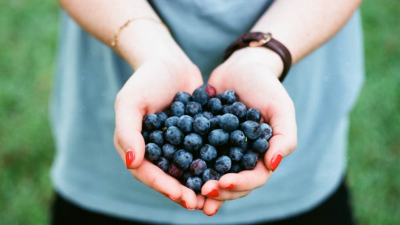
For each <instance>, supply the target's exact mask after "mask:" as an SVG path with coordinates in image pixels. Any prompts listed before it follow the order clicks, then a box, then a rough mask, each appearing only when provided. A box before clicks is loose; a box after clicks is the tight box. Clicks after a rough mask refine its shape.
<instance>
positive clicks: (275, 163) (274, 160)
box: [271, 154, 282, 171]
mask: <svg viewBox="0 0 400 225" xmlns="http://www.w3.org/2000/svg"><path fill="white" fill-rule="evenodd" d="M281 160H282V155H281V154H277V155H276V156H274V157H272V159H271V167H272V171H275V170H276V168H277V167H278V166H279V163H281Z"/></svg>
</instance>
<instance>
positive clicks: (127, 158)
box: [125, 149, 135, 169]
mask: <svg viewBox="0 0 400 225" xmlns="http://www.w3.org/2000/svg"><path fill="white" fill-rule="evenodd" d="M133 160H135V154H134V153H133V151H132V150H130V149H129V150H128V151H127V152H126V154H125V162H126V168H127V169H129V167H130V166H131V164H132V163H133Z"/></svg>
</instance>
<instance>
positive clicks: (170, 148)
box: [162, 144, 178, 159]
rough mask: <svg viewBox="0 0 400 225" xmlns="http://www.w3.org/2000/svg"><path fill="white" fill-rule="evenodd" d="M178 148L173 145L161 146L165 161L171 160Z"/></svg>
mask: <svg viewBox="0 0 400 225" xmlns="http://www.w3.org/2000/svg"><path fill="white" fill-rule="evenodd" d="M176 151H178V148H177V147H176V146H175V145H171V144H165V145H163V146H162V153H163V156H164V157H165V158H167V159H172V157H173V156H174V154H175V152H176Z"/></svg>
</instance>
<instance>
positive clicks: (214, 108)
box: [207, 98, 222, 115]
mask: <svg viewBox="0 0 400 225" xmlns="http://www.w3.org/2000/svg"><path fill="white" fill-rule="evenodd" d="M207 107H208V110H210V111H211V113H212V114H214V115H217V114H218V113H219V112H221V110H222V103H221V100H219V99H218V98H212V99H210V101H208V103H207Z"/></svg>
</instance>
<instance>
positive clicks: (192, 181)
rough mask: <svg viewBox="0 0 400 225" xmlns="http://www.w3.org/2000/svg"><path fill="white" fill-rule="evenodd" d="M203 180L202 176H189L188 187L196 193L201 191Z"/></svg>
mask: <svg viewBox="0 0 400 225" xmlns="http://www.w3.org/2000/svg"><path fill="white" fill-rule="evenodd" d="M202 186H203V181H202V180H201V178H200V177H189V178H188V179H187V181H186V187H188V188H190V189H192V190H193V191H194V192H195V193H200V191H201V187H202Z"/></svg>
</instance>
